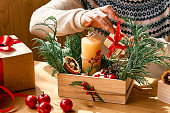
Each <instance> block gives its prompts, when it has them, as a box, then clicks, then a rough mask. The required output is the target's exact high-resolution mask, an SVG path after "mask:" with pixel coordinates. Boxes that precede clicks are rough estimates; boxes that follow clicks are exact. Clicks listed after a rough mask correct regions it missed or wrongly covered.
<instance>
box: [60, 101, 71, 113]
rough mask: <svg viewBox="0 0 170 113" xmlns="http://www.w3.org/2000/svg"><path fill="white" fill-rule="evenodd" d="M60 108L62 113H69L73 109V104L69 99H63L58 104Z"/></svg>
mask: <svg viewBox="0 0 170 113" xmlns="http://www.w3.org/2000/svg"><path fill="white" fill-rule="evenodd" d="M60 107H61V109H62V110H63V111H64V112H67V111H70V110H71V109H72V107H73V103H72V101H71V100H70V99H63V100H62V101H61V102H60Z"/></svg>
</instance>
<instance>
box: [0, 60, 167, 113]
mask: <svg viewBox="0 0 170 113" xmlns="http://www.w3.org/2000/svg"><path fill="white" fill-rule="evenodd" d="M51 72H52V68H50V66H49V65H48V64H47V63H46V62H38V61H36V62H35V73H36V74H35V75H36V89H31V90H27V91H23V92H22V93H26V94H33V95H36V96H38V95H40V94H41V91H45V93H47V94H49V95H50V97H51V100H52V101H51V105H52V107H53V109H52V112H51V113H63V111H62V110H61V109H60V107H59V103H60V101H61V100H62V99H63V98H60V97H59V96H58V94H57V93H58V92H57V80H56V78H54V77H51V75H50V74H51ZM149 81H153V86H154V87H155V89H154V90H151V89H148V88H147V87H145V88H144V87H141V86H137V85H135V87H138V88H139V89H142V88H143V89H142V92H141V91H140V90H138V89H136V88H133V90H132V93H131V95H130V97H129V100H128V102H127V104H126V105H119V104H111V103H102V102H93V101H87V100H79V99H71V100H72V101H73V104H74V106H73V111H72V112H69V113H170V105H168V104H166V103H164V102H161V101H159V100H157V99H155V97H156V91H157V80H155V79H149ZM2 102H3V104H2ZM10 102H11V99H10V98H3V99H1V100H0V109H2V108H3V109H5V108H7V107H9V103H10ZM13 111H14V112H16V113H24V112H25V113H37V111H36V109H29V108H28V107H27V106H26V105H25V103H24V98H22V97H16V104H15V107H14V109H13Z"/></svg>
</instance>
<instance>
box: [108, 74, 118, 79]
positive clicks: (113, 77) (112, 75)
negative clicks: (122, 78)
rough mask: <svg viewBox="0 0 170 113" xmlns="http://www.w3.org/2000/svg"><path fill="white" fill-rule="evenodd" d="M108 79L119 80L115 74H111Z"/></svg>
mask: <svg viewBox="0 0 170 113" xmlns="http://www.w3.org/2000/svg"><path fill="white" fill-rule="evenodd" d="M107 78H110V79H117V77H116V76H115V75H114V74H110V75H108V77H107Z"/></svg>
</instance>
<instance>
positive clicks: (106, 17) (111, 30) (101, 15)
mask: <svg viewBox="0 0 170 113" xmlns="http://www.w3.org/2000/svg"><path fill="white" fill-rule="evenodd" d="M95 13H96V14H98V15H99V16H100V17H101V18H102V19H103V20H104V21H105V22H106V23H107V25H108V26H109V31H110V32H111V33H114V32H115V28H114V27H113V24H112V22H111V21H110V19H109V17H108V15H106V14H105V13H103V12H102V11H101V10H100V9H97V10H96V12H95Z"/></svg>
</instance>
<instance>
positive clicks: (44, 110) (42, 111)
mask: <svg viewBox="0 0 170 113" xmlns="http://www.w3.org/2000/svg"><path fill="white" fill-rule="evenodd" d="M37 111H38V113H50V111H51V105H50V104H49V103H48V102H42V103H41V104H40V105H39V106H38V109H37Z"/></svg>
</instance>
